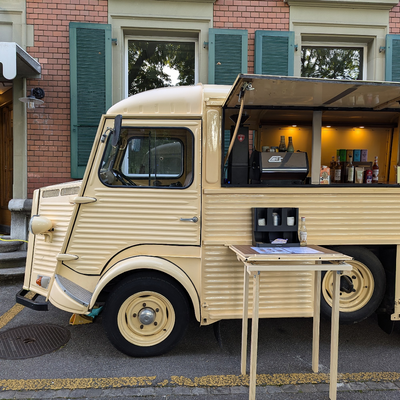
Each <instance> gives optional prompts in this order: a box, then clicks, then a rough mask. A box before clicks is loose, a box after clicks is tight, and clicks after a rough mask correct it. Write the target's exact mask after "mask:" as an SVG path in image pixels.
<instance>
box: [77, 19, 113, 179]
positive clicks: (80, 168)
mask: <svg viewBox="0 0 400 400" xmlns="http://www.w3.org/2000/svg"><path fill="white" fill-rule="evenodd" d="M69 27H70V83H71V89H70V90H71V177H72V178H82V177H83V173H84V171H85V168H86V164H87V161H88V159H89V154H90V151H91V149H92V145H93V140H94V137H95V135H96V131H97V127H98V124H99V121H100V117H101V115H102V114H104V113H105V112H106V111H107V109H108V108H109V107H111V105H112V104H111V103H112V100H111V25H105V24H92V23H74V22H71V23H70V25H69Z"/></svg>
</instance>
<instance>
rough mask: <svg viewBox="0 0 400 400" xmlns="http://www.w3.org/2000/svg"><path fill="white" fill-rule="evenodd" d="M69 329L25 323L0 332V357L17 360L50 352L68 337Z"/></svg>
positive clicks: (63, 343)
mask: <svg viewBox="0 0 400 400" xmlns="http://www.w3.org/2000/svg"><path fill="white" fill-rule="evenodd" d="M70 337H71V334H70V332H69V330H67V329H65V328H63V327H61V326H57V325H39V324H38V325H25V326H20V327H18V328H13V329H9V330H7V331H5V332H1V333H0V358H3V359H6V360H19V359H24V358H32V357H38V356H41V355H43V354H48V353H51V352H52V351H54V350H57V349H59V348H60V347H61V346H63V345H65V344H66V343H67V342H68V340H69V339H70Z"/></svg>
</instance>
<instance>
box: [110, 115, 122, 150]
mask: <svg viewBox="0 0 400 400" xmlns="http://www.w3.org/2000/svg"><path fill="white" fill-rule="evenodd" d="M121 126H122V115H121V114H118V115H117V116H116V117H115V119H114V132H113V135H112V138H111V145H112V147H116V146H117V145H118V142H119V136H120V134H121Z"/></svg>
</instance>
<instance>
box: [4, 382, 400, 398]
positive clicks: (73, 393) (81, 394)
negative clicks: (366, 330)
mask: <svg viewBox="0 0 400 400" xmlns="http://www.w3.org/2000/svg"><path fill="white" fill-rule="evenodd" d="M328 391H329V385H328V384H327V383H318V384H298V385H282V386H257V394H260V395H267V396H268V398H270V397H271V398H273V397H274V395H277V396H279V395H280V394H283V393H288V394H293V393H294V394H295V393H299V394H300V393H303V394H304V393H317V392H320V393H321V392H328ZM339 391H340V392H342V393H343V392H351V393H355V392H374V391H399V392H400V381H396V382H351V383H339V384H338V392H339ZM247 394H248V387H247V386H233V387H228V386H227V387H215V388H212V387H209V388H203V387H186V386H177V387H125V388H115V389H114V388H106V389H97V388H92V389H74V390H70V389H60V390H41V391H32V390H29V391H0V400H6V399H7V400H9V399H19V400H29V399H49V400H50V399H51V400H59V399H66V400H75V399H85V400H90V399H99V398H104V399H119V400H123V399H135V398H146V399H151V398H153V399H164V398H165V399H168V398H171V399H175V398H182V399H184V398H185V399H186V398H192V399H193V400H195V399H196V398H198V399H199V400H200V399H203V398H206V397H210V398H211V397H212V398H214V397H217V398H218V397H221V398H226V396H231V397H232V399H235V398H237V396H246V395H247ZM399 397H400V393H399Z"/></svg>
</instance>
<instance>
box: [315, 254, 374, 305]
mask: <svg viewBox="0 0 400 400" xmlns="http://www.w3.org/2000/svg"><path fill="white" fill-rule="evenodd" d="M349 264H351V265H352V266H353V270H352V271H349V272H345V273H343V275H347V276H348V277H349V278H350V279H351V281H352V282H353V285H354V289H355V291H354V292H350V293H346V292H342V291H341V292H340V299H339V310H340V311H341V312H354V311H358V310H360V309H361V308H363V307H365V306H366V305H367V304H368V302H369V301H370V300H371V297H372V295H373V293H374V288H375V281H374V277H373V275H372V273H371V271H370V270H369V268H367V267H366V266H365V265H364V264H363V263H361V262H359V261H350V262H349ZM333 273H335V272H332V271H328V272H327V273H326V274H325V276H324V279H323V281H322V295H323V296H324V299H325V301H326V302H327V303H328V304H329V305H330V306H331V307H332V291H333V275H332V274H333Z"/></svg>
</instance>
